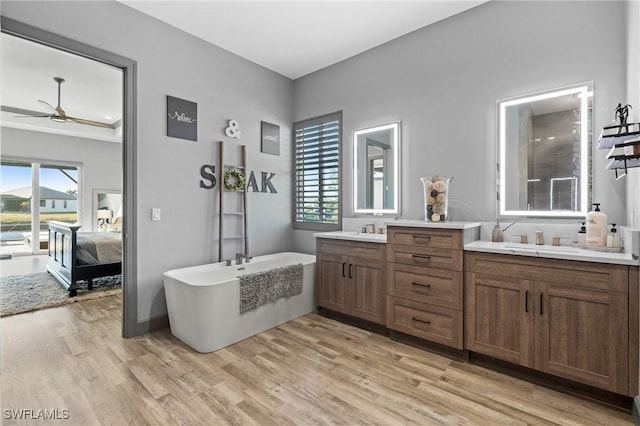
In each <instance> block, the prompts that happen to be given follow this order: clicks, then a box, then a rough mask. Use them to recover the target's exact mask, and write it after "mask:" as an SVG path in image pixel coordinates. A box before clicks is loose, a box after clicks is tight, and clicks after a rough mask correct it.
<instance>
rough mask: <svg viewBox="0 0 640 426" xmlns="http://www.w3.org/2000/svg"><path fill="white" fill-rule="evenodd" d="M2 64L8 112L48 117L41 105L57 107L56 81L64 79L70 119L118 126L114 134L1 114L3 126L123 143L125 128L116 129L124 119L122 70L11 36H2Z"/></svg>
mask: <svg viewBox="0 0 640 426" xmlns="http://www.w3.org/2000/svg"><path fill="white" fill-rule="evenodd" d="M0 63H2V73H1V74H2V79H1V85H0V93H1V94H2V98H1V101H2V102H1V103H2V108H3V109H6V107H10V108H18V109H23V110H28V111H33V112H36V113H45V114H46V113H49V111H48V110H46V109H44V108H43V107H42V106H41V105H40V104H39V102H38V100H43V101H45V102H47V103H49V104H50V105H52V106H53V107H56V106H57V104H58V84H57V83H56V82H55V81H53V77H62V78H64V79H65V80H66V81H65V82H64V83H62V86H61V96H60V100H61V102H60V104H61V106H62V108H63V109H64V111H65V113H66V114H67V115H70V116H72V117H77V118H84V119H88V120H93V121H100V122H106V123H109V124H114V123H115V124H116V126H115V128H114V129H103V128H99V127H94V126H87V125H82V124H76V123H71V122H67V123H56V122H53V121H51V120H49V119H48V118H35V117H18V116H19V115H22V114H20V113H16V112H7V111H2V113H1V115H0V123H1V124H2V126H6V127H14V128H20V129H26V130H34V131H43V132H48V133H57V134H65V135H70V136H79V137H89V138H92V139H99V140H105V141H110V142H119V141H120V140H121V133H122V127H121V126H117V124H118V123H119V122H120V120H121V119H122V95H123V82H122V71H121V70H119V69H117V68H113V67H110V66H108V65H105V64H102V63H100V62H96V61H92V60H89V59H86V58H83V57H80V56H77V55H72V54H69V53H66V52H63V51H61V50H57V49H52V48H50V47H47V46H43V45H40V44H37V43H33V42H30V41H26V40H23V39H20V38H18V37H14V36H10V35H6V34H2V35H0ZM107 117H111V118H107Z"/></svg>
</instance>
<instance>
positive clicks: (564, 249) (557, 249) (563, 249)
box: [505, 244, 578, 253]
mask: <svg viewBox="0 0 640 426" xmlns="http://www.w3.org/2000/svg"><path fill="white" fill-rule="evenodd" d="M505 248H509V249H512V250H526V251H533V252H537V253H578V249H577V248H575V247H568V246H538V245H531V244H507V245H505Z"/></svg>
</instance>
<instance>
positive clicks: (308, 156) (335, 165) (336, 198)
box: [293, 112, 342, 231]
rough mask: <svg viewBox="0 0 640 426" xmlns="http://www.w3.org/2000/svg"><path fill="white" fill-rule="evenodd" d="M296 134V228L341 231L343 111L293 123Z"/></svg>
mask: <svg viewBox="0 0 640 426" xmlns="http://www.w3.org/2000/svg"><path fill="white" fill-rule="evenodd" d="M293 133H294V137H293V139H294V144H295V146H294V200H293V209H294V212H293V227H294V228H295V229H309V230H313V231H335V230H339V229H341V226H342V221H341V220H342V219H341V214H340V140H341V139H342V136H341V135H342V113H341V112H338V113H334V114H329V115H325V116H322V117H318V118H313V119H310V120H304V121H300V122H298V123H294V125H293Z"/></svg>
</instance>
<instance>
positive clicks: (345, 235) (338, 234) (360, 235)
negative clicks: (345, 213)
mask: <svg viewBox="0 0 640 426" xmlns="http://www.w3.org/2000/svg"><path fill="white" fill-rule="evenodd" d="M317 235H318V236H325V237H328V238H339V239H347V240H349V239H353V240H359V241H363V240H364V241H366V240H372V241H386V240H387V235H386V234H369V233H364V232H353V231H332V232H322V233H319V234H317Z"/></svg>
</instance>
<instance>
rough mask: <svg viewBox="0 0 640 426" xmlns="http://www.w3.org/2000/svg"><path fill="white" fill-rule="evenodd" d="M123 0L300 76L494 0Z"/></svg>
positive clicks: (268, 65)
mask: <svg viewBox="0 0 640 426" xmlns="http://www.w3.org/2000/svg"><path fill="white" fill-rule="evenodd" d="M118 1H120V2H121V3H124V4H126V5H128V6H130V7H132V8H134V9H137V10H139V11H140V12H143V13H145V14H147V15H150V16H153V17H155V18H157V19H159V20H161V21H164V22H166V23H169V24H171V25H173V26H175V27H177V28H180V29H181V30H183V31H186V32H187V33H190V34H192V35H194V36H196V37H199V38H201V39H203V40H206V41H208V42H210V43H213V44H215V45H217V46H219V47H222V48H224V49H226V50H229V51H230V52H233V53H235V54H237V55H239V56H242V57H244V58H246V59H249V60H250V61H253V62H255V63H257V64H259V65H262V66H264V67H265V68H268V69H270V70H273V71H275V72H277V73H280V74H282V75H284V76H286V77H289V78H291V79H296V78H298V77H301V76H304V75H306V74H309V73H312V72H314V71H317V70H319V69H321V68H324V67H327V66H329V65H332V64H335V63H337V62H340V61H342V60H344V59H347V58H350V57H352V56H354V55H357V54H359V53H362V52H364V51H365V50H368V49H371V48H373V47H375V46H378V45H380V44H383V43H386V42H387V41H389V40H393V39H395V38H398V37H400V36H402V35H404V34H407V33H409V32H411V31H414V30H417V29H418V28H422V27H424V26H426V25H430V24H433V23H434V22H437V21H440V20H442V19H445V18H447V17H449V16H452V15H455V14H457V13H460V12H463V11H465V10H467V9H470V8H472V7H475V6H477V5H479V4H482V3H485V2H486V1H487V0H482V1H464V0H446V1H442V0H440V1H436V0H413V1H401V0H400V1H362V0H360V1H353V0H352V1H306V0H297V1H292V0H289V1H264V0H263V1H218V0H206V1H202V0H201V1H140V0H118Z"/></svg>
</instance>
